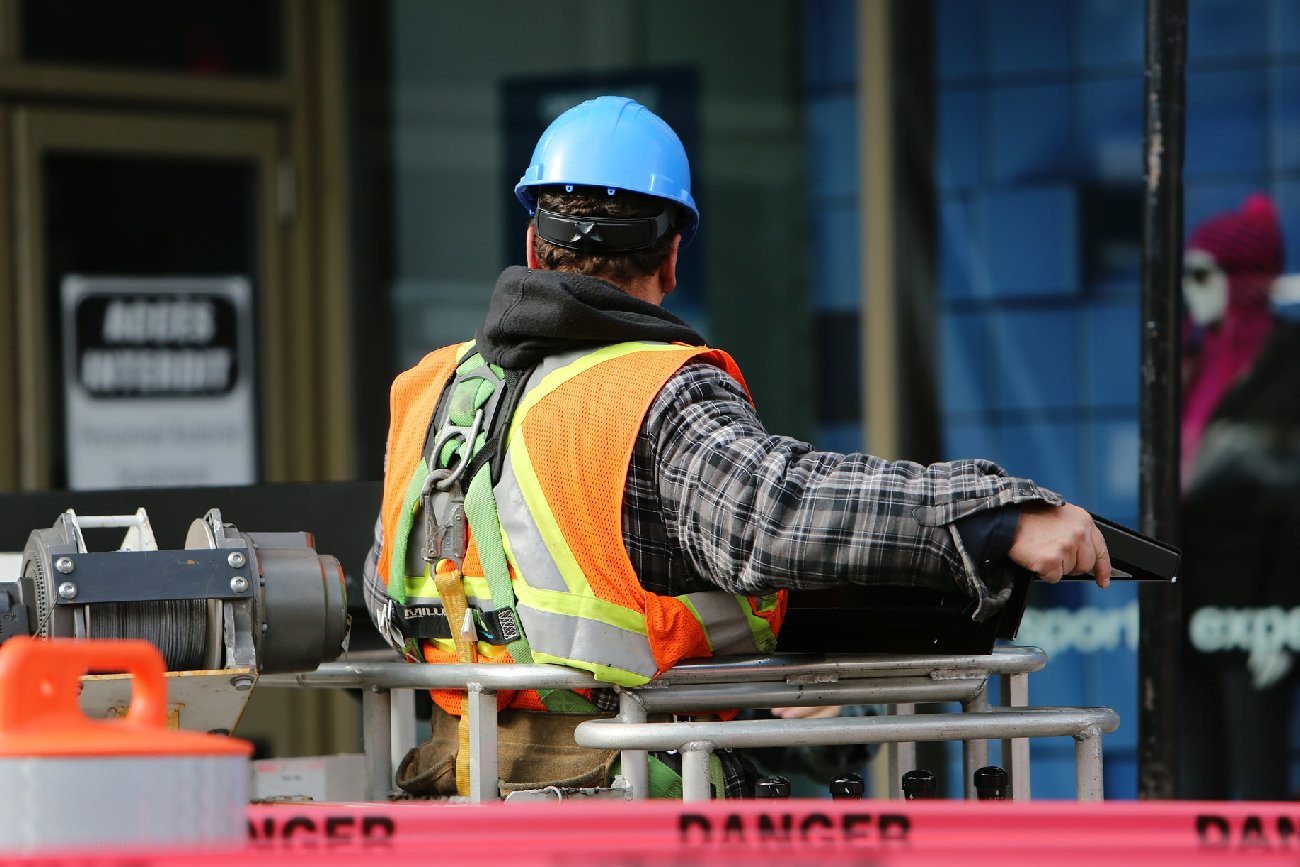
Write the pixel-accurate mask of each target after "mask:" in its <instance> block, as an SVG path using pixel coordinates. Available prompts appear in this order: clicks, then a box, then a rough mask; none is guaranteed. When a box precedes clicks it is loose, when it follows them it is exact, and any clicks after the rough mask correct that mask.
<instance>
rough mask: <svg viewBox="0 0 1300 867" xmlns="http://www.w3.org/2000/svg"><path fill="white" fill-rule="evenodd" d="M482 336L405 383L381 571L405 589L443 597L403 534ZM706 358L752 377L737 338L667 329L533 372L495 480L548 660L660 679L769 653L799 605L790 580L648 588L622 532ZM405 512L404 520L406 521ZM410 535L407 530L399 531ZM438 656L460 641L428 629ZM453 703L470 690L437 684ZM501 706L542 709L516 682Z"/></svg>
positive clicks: (536, 644)
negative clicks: (636, 466) (662, 400)
mask: <svg viewBox="0 0 1300 867" xmlns="http://www.w3.org/2000/svg"><path fill="white" fill-rule="evenodd" d="M470 347H471V344H461V345H459V346H449V347H444V348H443V349H439V350H437V351H435V352H432V353H430V354H429V355H427V356H425V358H424V359H422V360H421V361H420V363H419V364H418V365H417V366H416V367H414V368H412V369H411V370H408V371H406V372H405V373H403V374H401V375H400V376H399V377H398V378H397V380H396V382H395V383H394V385H393V389H392V395H391V411H392V425H391V428H390V430H389V443H388V466H387V471H386V473H385V480H384V502H383V508H382V516H383V530H384V546H383V550H382V551H381V555H380V560H379V567H378V568H379V574H381V575H384V576H386V577H387V578H388V580H389V585H388V586H389V588H390V596H392V595H394V593H393V588H394V582H396V581H404V582H405V584H404V589H405V596H404V598H406V599H407V600H408V601H409V600H410V599H411V598H419V600H420V601H421V602H422V603H430V604H438V600H437V591H436V589H435V588H434V587H433V581H432V578H431V577H429V576H428V575H426V576H409V575H406V574H405V572H406V571H407V570H406V568H405V562H404V561H405V558H404V557H403V558H402V561H403V562H395V561H394V557H393V550H394V549H395V548H398V547H399V546H398V545H395V544H394V543H393V542H394V540H395V539H397V538H398V534H399V533H400V532H401V531H402V530H407V531H408V533H409V527H410V522H411V520H412V518H411V515H413V514H414V512H415V511H418V509H419V508H420V498H419V496H418V495H417V488H418V486H414V485H412V481H413V479H414V478H415V476H416V471H417V470H418V469H420V468H419V467H418V465H419V464H420V462H421V461H422V453H423V449H424V446H425V439H426V435H427V434H428V431H429V425H430V421H431V419H432V417H433V413H434V410H435V408H436V406H437V403H438V399H439V397H440V395H441V394H442V391H443V390H444V389H445V388H446V387H447V385H448V384H449V383H450V381H451V379H452V377H453V375H454V372H455V368H456V365H457V362H458V360H459V359H461V358H463V357H464V356H465V354H466V353H467V352H469V351H471V350H470ZM691 360H702V361H707V362H709V363H712V364H715V365H717V366H718V367H720V368H722V369H723V370H725V371H726V372H727V373H728V374H730V375H731V376H733V377H735V378H736V379H737V380H738V381H739V382H741V384H742V385H743V384H744V379H743V377H742V376H741V374H740V371H739V369H738V368H737V367H736V364H735V362H734V361H733V360H732V359H731V357H730V356H729V355H727V354H726V353H725V352H722V351H720V350H715V349H708V348H705V347H692V346H680V345H673V344H661V343H621V344H614V345H611V346H605V347H601V348H600V349H597V350H594V351H581V352H573V353H565V354H561V355H557V356H552V357H549V358H547V359H545V360H544V361H543V363H542V364H541V365H540V366H539V367H538V369H537V370H536V371H535V372H534V373H533V374H532V376H531V377H530V378H529V380H528V383H527V385H526V387H525V391H524V394H523V396H522V398H521V399H520V401H519V403H518V405H517V408H516V410H515V413H514V416H513V418H512V419H510V421H509V424H510V427H509V432H508V434H507V437H506V440H505V444H504V447H505V450H506V455H505V461H504V463H503V470H502V473H501V478H500V480H499V481H498V482H497V484H496V485H495V486H494V488H493V492H494V496H495V499H496V504H497V511H498V515H499V517H500V523H501V537H502V538H501V540H500V543H499V544H501V545H502V546H503V547H504V550H505V555H506V560H507V563H508V565H509V571H510V578H511V581H512V586H513V588H514V591H515V594H516V597H517V606H516V607H517V611H518V614H519V620H520V625H521V626H522V628H523V631H524V633H525V635H526V636H527V637H528V641H529V643H530V644H531V647H532V653H533V661H534V662H549V663H558V664H562V665H568V666H571V667H574V668H579V669H583V670H586V671H590V672H591V673H592V674H593V675H594V676H595V677H596V679H598V680H603V681H607V682H610V683H616V684H620V685H625V686H636V685H640V684H642V683H645V682H647V681H649V680H650V679H651V678H653V677H655V676H656V675H658V674H661V673H663V672H664V671H667V670H668V669H670V668H672V667H673V666H674V665H676V664H677V663H678V662H680V661H681V660H683V659H688V658H698V657H709V656H713V655H715V654H740V653H751V654H752V653H770V652H771V651H772V650H773V649H774V647H775V641H776V633H777V631H778V630H779V628H780V624H781V619H782V617H783V616H784V613H785V593H784V591H782V592H779V593H774V594H772V595H770V596H767V597H763V598H756V597H747V596H735V595H733V594H729V593H726V592H724V591H720V590H719V591H709V592H703V593H691V594H685V595H682V596H663V595H659V594H657V593H652V592H648V591H646V590H645V589H644V588H643V587H642V586H641V583H640V582H639V581H638V580H637V576H636V574H635V572H634V570H633V568H632V562H631V560H630V559H629V557H628V554H627V549H626V547H625V546H624V544H623V533H622V504H623V495H624V487H625V485H626V481H627V470H628V463H629V461H630V459H631V455H632V447H633V444H634V442H635V440H636V437H637V434H638V432H639V431H640V429H641V424H642V422H643V420H644V418H645V414H646V411H647V410H648V409H649V406H650V403H651V402H652V401H653V400H654V398H655V396H656V395H657V394H658V393H659V391H660V389H661V388H662V387H663V385H664V383H665V382H667V381H668V379H669V377H671V376H672V375H673V374H674V373H675V372H676V371H677V370H678V369H679V368H681V366H682V365H683V364H685V363H686V362H688V361H691ZM404 515H405V517H406V524H405V525H403V518H404ZM400 548H402V549H405V543H404V542H403V544H401V545H400ZM461 571H462V573H463V575H464V576H465V581H464V583H465V590H466V596H467V597H468V598H469V600H470V604H471V606H473V607H479V608H482V609H485V610H487V609H491V608H492V607H494V606H493V605H492V601H491V598H490V594H489V593H488V592H487V590H486V589H485V588H486V582H485V580H484V579H483V578H482V575H483V569H482V565H481V563H480V560H479V546H478V544H477V541H476V540H475V539H474V538H473V534H472V533H471V535H470V540H469V545H468V548H467V550H466V554H465V558H464V561H463V563H462V564H461ZM420 649H421V655H422V656H423V658H424V659H425V660H426V661H427V662H447V663H454V662H458V661H459V659H458V657H457V654H456V652H455V648H454V644H453V643H452V642H451V641H450V640H447V641H443V640H438V639H428V640H424V641H422V642H421V648H420ZM478 655H479V659H480V661H484V662H511V661H513V660H511V658H510V654H509V652H508V651H507V650H506V649H505V648H504V647H502V646H497V645H492V644H489V643H487V642H484V641H480V642H479V643H478ZM433 696H434V699H435V701H437V702H438V704H439V706H440V707H442V708H443V709H444V710H446V711H447V712H448V713H452V714H459V713H460V712H461V703H462V702H461V700H462V698H463V692H460V691H455V690H435V691H434V693H433ZM499 704H500V706H501V707H506V706H512V707H517V708H522V709H541V708H542V704H541V703H540V700H539V699H538V697H537V694H536V693H535V692H532V691H528V692H521V693H518V694H513V693H502V694H501V695H500V697H499Z"/></svg>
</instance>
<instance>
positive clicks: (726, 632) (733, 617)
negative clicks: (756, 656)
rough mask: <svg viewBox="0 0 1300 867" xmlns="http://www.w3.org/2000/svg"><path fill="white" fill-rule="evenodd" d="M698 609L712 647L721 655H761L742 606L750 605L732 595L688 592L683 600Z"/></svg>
mask: <svg viewBox="0 0 1300 867" xmlns="http://www.w3.org/2000/svg"><path fill="white" fill-rule="evenodd" d="M681 598H683V599H685V600H687V601H688V602H690V604H691V605H692V606H693V607H694V608H695V610H696V612H698V613H699V615H700V618H701V619H702V620H703V621H704V631H705V633H706V634H707V635H708V636H709V647H711V648H713V652H714V654H716V655H718V656H729V655H738V654H746V653H758V645H757V644H756V643H755V642H754V634H753V632H751V631H750V628H749V618H748V617H746V616H745V611H744V609H742V608H741V606H742V605H748V604H749V603H748V602H747V601H746V600H744V599H742V598H741V597H739V596H734V595H732V594H730V593H723V592H721V591H719V592H716V593H714V592H707V593H688V594H686V595H685V596H683V597H681Z"/></svg>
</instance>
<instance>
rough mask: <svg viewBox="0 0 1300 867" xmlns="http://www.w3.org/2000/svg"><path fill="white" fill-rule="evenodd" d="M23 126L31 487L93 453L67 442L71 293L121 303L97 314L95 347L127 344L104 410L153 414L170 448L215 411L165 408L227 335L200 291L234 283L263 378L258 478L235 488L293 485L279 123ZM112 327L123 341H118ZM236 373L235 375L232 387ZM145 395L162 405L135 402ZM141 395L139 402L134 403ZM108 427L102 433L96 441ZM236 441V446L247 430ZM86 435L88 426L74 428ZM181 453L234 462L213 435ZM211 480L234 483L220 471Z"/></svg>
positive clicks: (15, 117) (23, 460) (21, 272)
mask: <svg viewBox="0 0 1300 867" xmlns="http://www.w3.org/2000/svg"><path fill="white" fill-rule="evenodd" d="M12 127H13V135H12V141H13V143H14V150H15V154H14V159H15V164H16V169H17V170H16V172H15V178H16V189H15V191H14V193H15V198H16V203H17V207H18V214H19V218H18V219H17V220H16V224H17V233H18V234H17V249H16V254H17V266H18V267H17V271H16V282H17V287H16V288H17V291H16V293H15V295H16V302H17V303H16V311H15V313H16V325H17V328H16V329H15V332H16V348H17V352H16V356H17V359H18V363H17V377H16V380H17V383H16V384H17V392H18V395H17V396H18V405H19V410H20V411H19V414H18V417H19V420H20V422H19V436H18V440H19V455H20V460H19V466H18V472H19V484H20V486H21V487H24V488H47V487H55V488H58V487H65V486H67V485H68V482H69V478H70V476H69V465H70V460H69V458H70V450H74V451H75V450H76V449H78V448H85V446H84V445H79V443H81V442H82V441H81V440H80V439H78V437H77V436H72V435H71V433H70V428H69V418H68V407H69V405H70V403H69V402H70V400H71V399H72V398H70V394H72V392H73V391H75V390H76V389H75V384H76V381H77V377H78V371H77V370H75V369H71V368H72V367H74V366H75V365H76V358H77V357H78V356H77V355H76V354H75V353H70V352H69V346H68V345H66V344H67V342H68V341H69V339H70V338H69V336H68V335H70V334H71V333H72V332H71V331H70V330H69V328H70V323H73V322H74V321H75V319H76V315H75V314H74V312H73V311H70V310H69V309H68V304H69V303H71V302H70V301H69V300H68V293H67V291H66V290H67V287H68V284H69V282H70V281H72V282H74V283H76V284H77V285H82V284H84V285H90V286H103V285H108V286H110V287H116V288H115V289H114V291H117V292H119V293H125V294H118V295H115V296H113V297H114V299H115V301H114V303H109V302H107V301H103V299H102V298H100V299H99V300H100V303H99V305H98V308H97V309H99V310H100V311H101V312H104V313H105V316H107V317H108V318H107V319H103V318H102V317H101V318H100V319H97V320H96V328H97V329H98V330H96V331H94V335H93V336H92V337H91V338H90V339H89V340H90V343H92V344H95V345H97V346H99V345H101V344H102V343H103V341H104V340H106V339H107V340H108V341H109V342H110V343H112V341H113V340H118V341H119V344H120V345H119V347H118V350H119V351H117V353H116V355H106V356H105V355H104V353H102V352H101V356H103V357H107V358H109V360H110V361H111V360H114V359H115V360H116V364H115V366H113V367H111V368H110V367H105V366H104V365H102V364H101V366H100V367H99V368H97V369H98V370H99V375H100V376H101V378H102V376H105V375H110V374H111V375H112V376H113V377H115V378H114V379H113V382H114V383H116V384H117V385H119V386H122V387H119V388H117V392H116V393H115V394H113V395H109V396H108V397H105V398H103V400H101V401H100V404H101V405H103V406H110V405H111V402H112V401H113V400H117V401H118V404H117V405H116V406H117V407H118V408H119V410H120V408H121V407H127V408H128V411H127V412H126V415H127V416H130V415H132V414H135V415H137V416H138V415H139V414H141V413H143V414H144V416H146V417H149V416H150V413H153V414H155V417H156V421H157V424H156V425H151V427H153V428H155V429H156V434H157V435H158V436H165V435H167V431H166V430H165V428H173V427H179V425H178V424H177V423H176V420H177V417H178V415H179V416H184V415H185V414H186V409H185V407H187V406H193V407H194V408H195V410H196V412H197V411H199V410H202V411H205V412H208V411H210V407H209V406H208V405H207V404H205V403H204V402H203V400H202V399H201V398H200V397H194V396H191V397H190V398H189V399H190V400H191V401H192V403H191V404H183V403H178V402H177V401H176V400H171V401H170V402H169V400H168V399H169V398H178V397H183V396H184V395H179V394H178V393H177V392H176V390H175V388H173V387H172V386H174V385H175V384H176V383H178V382H180V383H183V382H185V381H187V380H186V377H187V376H188V377H189V379H190V380H192V379H193V376H190V375H189V374H186V373H184V371H182V372H181V373H178V366H179V365H180V364H181V363H182V362H186V363H191V362H192V360H193V359H194V358H198V359H200V360H204V359H206V360H208V361H211V358H212V351H211V350H210V351H208V354H207V355H206V356H205V355H203V354H202V353H201V352H199V350H195V349H194V347H195V346H198V345H199V344H196V343H195V341H199V340H201V339H203V338H205V337H207V338H212V336H213V335H214V334H215V329H213V328H204V327H203V323H204V322H209V323H210V320H211V315H210V314H205V313H204V310H206V309H208V307H212V309H218V307H217V306H216V304H215V302H212V303H210V304H209V303H208V302H207V301H204V300H203V299H211V298H212V297H214V292H215V290H209V291H208V294H206V295H205V294H203V292H204V290H203V289H202V287H203V286H213V285H217V286H221V285H226V283H229V282H231V281H233V282H234V283H235V284H237V285H241V286H246V287H247V292H246V295H247V298H246V300H245V303H244V307H243V308H241V315H240V318H238V319H235V320H233V322H234V326H233V327H234V328H236V329H240V328H242V329H244V330H246V331H249V332H251V333H249V334H247V335H244V336H246V337H247V338H248V340H247V346H248V347H249V348H250V352H246V353H245V355H244V356H243V366H244V367H245V368H247V367H251V368H252V373H253V381H251V382H248V383H246V386H247V388H248V389H249V390H250V392H251V400H249V401H247V402H246V404H245V405H246V407H247V409H246V410H244V411H243V415H244V416H245V418H244V421H243V424H244V426H245V427H247V428H248V430H249V433H248V437H249V440H250V448H251V453H252V463H251V467H252V469H251V470H241V472H240V475H247V474H248V473H250V472H251V474H252V476H253V477H252V478H235V479H232V481H244V482H252V481H258V480H264V479H265V480H273V479H276V478H278V477H282V476H283V473H284V467H283V463H282V462H283V454H284V452H285V451H286V450H287V444H288V443H289V442H290V440H289V437H291V436H293V435H294V430H293V424H292V422H291V421H290V420H289V419H288V418H287V417H286V416H287V415H289V414H288V413H285V412H283V411H281V410H280V409H279V408H280V407H281V406H283V405H284V401H283V400H282V399H280V398H281V397H282V396H283V394H284V393H285V391H287V390H288V387H287V384H286V380H285V375H286V368H287V367H288V366H289V365H288V362H287V361H286V353H285V352H284V351H283V349H282V346H283V345H284V343H285V342H286V341H285V340H284V339H283V338H284V335H285V333H286V330H287V329H288V328H289V326H288V324H287V323H286V312H285V310H284V307H285V302H284V300H283V299H284V298H285V297H286V293H285V292H284V286H283V282H284V276H283V275H284V270H283V268H284V265H283V261H284V252H283V249H282V246H283V244H284V241H283V235H284V232H283V231H282V220H281V214H282V213H283V212H284V211H285V208H284V207H283V206H282V202H281V201H280V193H281V187H282V186H283V185H282V184H281V183H280V182H279V179H280V173H279V169H278V167H279V165H280V163H281V158H280V156H279V155H280V154H281V153H282V152H283V142H282V141H281V139H282V132H281V129H280V128H279V126H278V125H277V124H276V123H275V122H274V121H269V120H268V121H258V120H245V119H239V120H233V119H230V118H220V119H217V118H212V119H209V118H205V117H201V116H196V117H188V116H187V117H177V116H168V117H155V116H150V115H146V114H132V113H123V112H112V113H108V112H95V111H76V110H60V109H43V108H42V109H36V108H20V109H17V110H15V111H14V112H13V114H12ZM204 281H207V282H206V283H205V282H204ZM122 285H125V286H127V287H128V288H127V289H125V290H123V289H121V288H120V287H121V286H122ZM177 285H180V286H181V287H182V289H179V290H178V289H177V288H176V287H177ZM132 286H134V287H135V290H134V291H132V289H131V287H132ZM185 286H189V287H190V288H189V289H188V290H185V289H184V288H183V287H185ZM195 286H197V287H200V288H198V289H194V288H193V287H195ZM178 291H179V292H181V293H182V294H176V292H178ZM185 291H189V292H190V293H191V294H188V295H186V294H184V292H185ZM196 292H197V294H194V293H196ZM218 294H219V293H218ZM195 299H199V300H197V301H196V300H195ZM218 300H220V299H218ZM205 304H208V307H205V306H204V305H205ZM222 309H224V308H222ZM205 316H206V317H207V318H205ZM132 317H134V318H132ZM85 318H86V317H85V316H81V319H82V320H85ZM133 323H134V324H133ZM84 325H85V322H84V321H83V322H81V323H80V324H79V325H78V326H77V327H81V326H84ZM106 328H107V329H108V330H109V331H111V332H112V333H111V334H109V335H108V337H107V338H106V337H105V333H106V332H105V329H106ZM169 329H170V330H169ZM96 341H99V343H95V342H96ZM123 341H125V342H123ZM132 341H135V342H134V343H133V342H132ZM187 341H188V342H189V343H187ZM230 342H231V344H232V345H233V343H234V341H233V338H232V339H231V341H230ZM122 347H125V349H123V348H122ZM187 347H188V348H187ZM101 348H102V347H101ZM200 349H201V347H200ZM196 352H199V354H197V355H196V354H195V353H196ZM250 356H251V360H250ZM69 359H73V360H72V361H71V362H70V361H69ZM234 360H235V359H234V357H233V356H232V358H231V359H228V361H230V362H231V363H232V364H233V362H234ZM191 366H192V364H191ZM105 371H107V373H105ZM200 372H201V371H200ZM243 372H244V373H248V372H249V371H248V370H244V371H243ZM235 375H236V373H235V372H232V373H231V377H232V381H234V380H233V377H235ZM124 383H125V385H124V386H123V384H124ZM160 383H161V385H160ZM122 388H125V389H126V391H125V392H124V391H123V390H122ZM141 388H143V389H145V390H146V391H148V392H149V394H150V395H151V396H152V397H153V398H154V399H151V400H139V397H140V393H139V392H140V389H141ZM132 389H135V390H134V391H132ZM218 397H219V396H218ZM133 398H134V399H136V401H137V402H136V403H134V404H132V403H129V401H130V400H131V399H133ZM214 399H217V398H216V397H214ZM123 401H127V402H125V403H124V402H123ZM214 406H215V404H214ZM136 408H138V409H136ZM118 414H119V416H120V415H121V412H120V411H119V413H118ZM238 414H239V412H238V411H237V410H236V411H234V412H227V413H226V415H227V416H233V415H238ZM199 417H202V416H199V415H196V418H199ZM150 420H151V421H152V420H153V418H150ZM232 423H233V420H232ZM205 424H210V423H205ZM124 425H126V423H125V422H123V423H121V424H118V426H117V427H113V426H111V425H110V426H109V428H104V429H103V430H106V431H107V434H106V435H109V436H121V437H123V440H122V442H123V445H122V447H121V448H123V449H137V450H140V449H144V450H147V449H148V448H149V444H148V443H147V442H143V441H142V440H141V437H139V436H138V435H135V434H132V435H130V436H127V435H126V434H125V433H124V430H125V427H124ZM127 426H128V427H129V425H127ZM191 427H193V426H192V425H191ZM103 430H101V429H100V428H96V432H97V435H99V434H101V433H103ZM137 430H138V429H137ZM231 430H232V431H235V433H234V434H233V435H235V436H238V425H236V426H235V427H232V428H231ZM81 432H82V431H81V430H80V428H79V427H78V428H76V430H75V431H72V433H78V434H79V433H81ZM196 432H197V431H196ZM198 433H201V432H198ZM100 438H101V439H102V436H101V437H100ZM172 445H176V444H175V443H173V444H172ZM180 445H181V448H182V451H184V452H185V457H184V460H186V461H193V462H195V464H196V465H197V464H199V463H201V462H203V461H205V460H207V461H218V462H219V461H221V460H222V454H223V452H222V451H221V450H220V449H218V448H209V449H205V448H204V447H203V446H202V438H201V437H200V438H199V439H197V440H196V441H195V445H194V448H193V449H185V448H184V440H182V441H181V443H180ZM105 454H106V453H104V452H102V451H100V452H95V455H96V457H95V458H94V459H95V460H113V456H112V455H111V454H110V455H108V456H107V457H106V456H105ZM83 457H84V455H83ZM172 460H173V461H175V460H176V458H175V455H174V454H173V455H172ZM183 469H184V468H177V470H178V471H183ZM190 469H191V470H193V471H195V472H198V469H201V468H197V467H191V468H190ZM83 475H84V473H83ZM93 477H94V478H109V480H110V483H109V484H108V485H107V486H110V487H111V486H122V485H115V484H112V483H111V482H112V478H114V477H109V476H103V475H98V476H93ZM182 477H183V476H182ZM202 477H203V476H202V474H200V475H197V476H193V478H195V479H201V478H202ZM144 483H148V480H147V479H145V480H144ZM211 483H213V484H220V483H222V481H221V473H220V472H216V473H214V474H213V481H212V482H211ZM128 484H129V482H128Z"/></svg>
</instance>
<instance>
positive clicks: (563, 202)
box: [533, 187, 681, 283]
mask: <svg viewBox="0 0 1300 867" xmlns="http://www.w3.org/2000/svg"><path fill="white" fill-rule="evenodd" d="M537 206H538V207H539V208H545V209H546V210H548V211H552V212H554V213H557V214H564V215H566V216H571V217H657V216H658V215H659V214H660V212H662V211H663V210H664V208H665V207H667V208H670V209H672V217H673V224H674V225H675V226H680V225H681V214H680V211H681V208H680V207H679V206H678V205H676V204H674V203H673V202H668V201H665V200H664V199H657V198H655V197H654V196H646V195H642V194H641V193H629V192H625V191H623V190H619V191H617V192H615V193H614V195H612V196H611V195H610V194H609V192H608V191H606V190H605V189H604V188H599V189H597V188H595V187H574V188H573V190H572V192H569V191H567V190H566V189H565V188H564V187H543V188H542V189H541V190H539V191H538V194H537ZM675 234H676V233H675V232H669V233H668V234H666V235H665V236H664V237H663V238H661V239H660V240H659V242H658V243H656V244H655V245H654V246H653V247H650V248H648V249H645V250H637V251H635V252H631V253H584V252H582V251H580V250H570V249H568V248H566V247H561V246H559V245H558V244H552V243H551V242H550V241H547V240H545V239H543V238H542V237H541V236H540V235H538V236H536V237H535V238H534V239H533V253H534V254H536V256H537V259H538V261H540V262H541V264H542V267H543V268H546V269H547V270H550V271H573V272H577V273H579V274H587V275H588V276H591V277H601V278H603V279H605V280H609V281H611V282H614V283H621V282H628V281H631V280H634V279H636V278H637V277H642V276H645V275H647V274H653V273H654V272H655V271H657V270H659V266H660V265H662V264H663V262H664V258H665V257H666V256H667V255H668V250H669V249H670V248H671V247H672V243H673V237H674V235H675Z"/></svg>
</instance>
